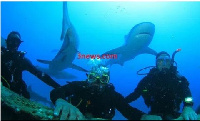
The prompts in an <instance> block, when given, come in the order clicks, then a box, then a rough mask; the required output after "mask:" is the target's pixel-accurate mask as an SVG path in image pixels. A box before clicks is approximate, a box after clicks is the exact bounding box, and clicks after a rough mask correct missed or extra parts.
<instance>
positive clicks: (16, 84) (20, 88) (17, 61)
mask: <svg viewBox="0 0 200 121" xmlns="http://www.w3.org/2000/svg"><path fill="white" fill-rule="evenodd" d="M21 42H23V41H21V37H20V34H19V33H18V32H15V31H12V32H11V33H10V34H9V35H8V37H7V39H6V44H7V48H5V47H1V82H2V84H3V85H4V86H5V87H7V88H9V89H10V90H12V91H14V92H16V93H18V94H19V95H22V96H24V97H25V98H28V99H29V98H30V94H29V92H28V91H27V85H26V83H25V82H24V81H23V80H22V72H23V71H25V70H26V71H29V72H30V73H32V74H34V75H35V76H37V77H38V78H39V79H41V80H42V81H43V82H44V83H46V84H47V85H49V86H52V87H53V88H57V87H59V86H60V85H59V84H58V83H56V82H55V81H54V80H53V79H52V78H51V77H50V76H48V75H47V74H45V73H43V72H41V71H39V70H38V69H37V68H36V67H35V66H34V65H32V63H31V61H30V60H29V59H27V58H25V56H24V55H25V52H23V51H18V47H19V46H20V44H21Z"/></svg>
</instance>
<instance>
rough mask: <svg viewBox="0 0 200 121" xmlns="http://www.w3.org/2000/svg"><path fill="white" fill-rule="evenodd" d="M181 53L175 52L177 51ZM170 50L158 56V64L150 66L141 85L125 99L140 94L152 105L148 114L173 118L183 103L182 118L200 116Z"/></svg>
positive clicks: (177, 114)
mask: <svg viewBox="0 0 200 121" xmlns="http://www.w3.org/2000/svg"><path fill="white" fill-rule="evenodd" d="M176 52H178V50H177V51H175V53H176ZM175 53H174V54H173V56H172V59H171V58H170V55H169V54H168V53H167V52H164V51H162V52H160V53H158V54H157V56H156V67H155V68H153V69H151V70H150V72H149V74H148V75H147V76H145V77H144V78H143V79H142V80H141V81H140V82H139V84H138V86H137V87H136V89H135V90H134V92H132V93H131V94H129V95H128V96H127V97H126V98H125V99H126V101H127V102H128V103H130V102H132V101H134V100H136V99H137V98H139V97H140V96H142V97H143V98H144V101H145V104H146V105H147V106H148V107H150V112H149V114H152V115H159V116H161V117H162V119H165V120H170V119H174V118H178V117H179V116H180V113H179V110H180V104H181V103H182V102H183V103H184V109H183V112H182V115H181V116H182V117H183V119H185V120H188V119H190V120H192V119H197V114H196V113H195V112H194V110H193V109H192V106H193V101H192V96H191V92H190V89H189V82H188V81H187V79H186V78H185V77H184V76H181V75H180V74H179V73H178V71H177V67H176V66H174V65H173V63H174V62H175V61H174V55H175Z"/></svg>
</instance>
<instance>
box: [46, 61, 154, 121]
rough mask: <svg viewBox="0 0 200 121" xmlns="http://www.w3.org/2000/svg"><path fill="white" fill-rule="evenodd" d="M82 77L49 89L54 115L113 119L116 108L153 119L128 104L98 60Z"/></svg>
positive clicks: (127, 115) (129, 116) (130, 115)
mask: <svg viewBox="0 0 200 121" xmlns="http://www.w3.org/2000/svg"><path fill="white" fill-rule="evenodd" d="M86 75H87V79H86V80H85V81H73V82H68V84H66V85H64V86H62V87H59V88H56V89H54V90H52V91H51V93H50V98H51V101H52V102H53V103H54V104H55V109H54V115H55V116H60V117H59V118H60V119H61V120H66V119H68V120H83V119H94V118H100V119H102V118H103V119H110V120H111V119H112V118H113V117H114V115H115V109H117V110H118V111H119V112H121V113H122V115H123V116H124V117H125V118H127V119H135V120H139V119H145V118H146V117H148V116H151V117H153V118H154V119H156V118H157V116H153V115H147V114H145V113H143V112H142V111H140V110H138V109H136V108H133V107H131V106H130V105H129V104H128V103H126V101H125V99H124V97H123V96H122V95H121V94H120V93H118V92H116V91H115V88H114V86H113V85H112V84H111V83H109V81H110V71H109V69H108V68H107V67H104V66H103V65H101V64H97V65H95V66H93V67H92V69H91V71H90V72H89V73H87V74H86Z"/></svg>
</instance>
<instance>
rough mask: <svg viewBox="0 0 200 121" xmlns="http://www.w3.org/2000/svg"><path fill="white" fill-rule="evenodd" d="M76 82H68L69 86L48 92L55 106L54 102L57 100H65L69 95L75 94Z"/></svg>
mask: <svg viewBox="0 0 200 121" xmlns="http://www.w3.org/2000/svg"><path fill="white" fill-rule="evenodd" d="M76 82H77V81H74V82H70V83H69V84H66V85H64V86H61V87H59V88H55V89H53V90H52V91H51V92H50V99H51V101H52V102H53V103H54V104H55V102H56V100H58V99H64V100H66V97H68V96H69V95H72V94H74V93H75V90H77V88H76V86H75V85H76Z"/></svg>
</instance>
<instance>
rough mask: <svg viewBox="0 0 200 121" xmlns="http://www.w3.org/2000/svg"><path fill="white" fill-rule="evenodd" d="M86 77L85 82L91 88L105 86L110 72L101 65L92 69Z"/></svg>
mask: <svg viewBox="0 0 200 121" xmlns="http://www.w3.org/2000/svg"><path fill="white" fill-rule="evenodd" d="M87 76H88V79H87V82H88V83H89V84H90V85H92V86H105V85H107V84H108V83H109V81H110V71H109V69H108V68H107V67H104V66H102V65H98V66H94V67H92V69H91V71H90V72H89V74H87Z"/></svg>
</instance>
